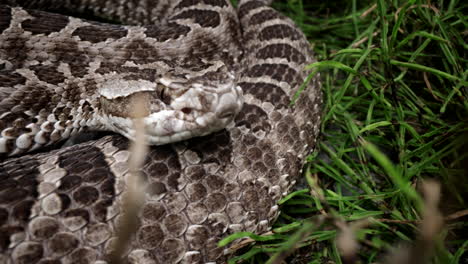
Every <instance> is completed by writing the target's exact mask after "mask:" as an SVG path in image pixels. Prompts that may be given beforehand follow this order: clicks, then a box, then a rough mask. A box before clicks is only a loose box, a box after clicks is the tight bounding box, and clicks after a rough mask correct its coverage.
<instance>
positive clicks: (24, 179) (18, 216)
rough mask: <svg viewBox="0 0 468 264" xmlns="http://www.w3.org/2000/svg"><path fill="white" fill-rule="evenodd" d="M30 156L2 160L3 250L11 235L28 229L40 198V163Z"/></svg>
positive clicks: (0, 247)
mask: <svg viewBox="0 0 468 264" xmlns="http://www.w3.org/2000/svg"><path fill="white" fill-rule="evenodd" d="M39 165H40V164H39V163H38V162H37V161H35V160H31V159H29V158H27V157H24V158H18V159H14V160H10V161H6V162H3V163H0V251H2V250H6V249H7V248H8V246H9V245H10V243H11V236H13V235H15V234H18V233H21V232H23V231H24V230H25V228H26V225H27V221H28V219H29V217H30V214H31V208H32V206H33V204H34V201H36V200H37V198H38V192H37V187H38V184H39V182H38V181H37V176H38V175H39V170H38V166H39Z"/></svg>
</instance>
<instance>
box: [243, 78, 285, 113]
mask: <svg viewBox="0 0 468 264" xmlns="http://www.w3.org/2000/svg"><path fill="white" fill-rule="evenodd" d="M239 86H240V87H242V90H243V91H244V93H246V94H251V95H253V96H255V97H256V98H258V99H260V100H261V101H265V102H270V103H271V104H272V105H273V106H274V107H275V108H276V109H280V108H283V107H288V105H289V103H290V101H291V100H290V99H289V96H288V95H287V94H286V93H285V92H284V91H283V89H281V87H278V86H276V85H274V84H271V83H247V82H241V83H239Z"/></svg>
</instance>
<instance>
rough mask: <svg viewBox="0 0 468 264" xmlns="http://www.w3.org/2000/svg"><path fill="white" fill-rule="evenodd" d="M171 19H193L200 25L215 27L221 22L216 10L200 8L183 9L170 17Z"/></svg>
mask: <svg viewBox="0 0 468 264" xmlns="http://www.w3.org/2000/svg"><path fill="white" fill-rule="evenodd" d="M172 19H193V22H194V23H197V24H199V25H200V26H202V27H212V28H214V27H217V26H218V25H219V23H220V22H221V18H220V17H219V14H218V12H215V11H211V10H202V9H191V10H187V11H183V12H181V13H180V14H178V15H176V16H174V17H172Z"/></svg>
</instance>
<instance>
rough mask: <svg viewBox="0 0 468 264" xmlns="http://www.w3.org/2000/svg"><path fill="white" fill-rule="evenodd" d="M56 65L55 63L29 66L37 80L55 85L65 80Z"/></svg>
mask: <svg viewBox="0 0 468 264" xmlns="http://www.w3.org/2000/svg"><path fill="white" fill-rule="evenodd" d="M57 67H58V66H56V65H33V66H31V67H29V68H30V69H31V70H32V71H34V73H36V76H37V78H39V80H41V81H44V82H46V83H51V84H55V85H57V84H59V83H62V82H63V81H65V76H63V73H61V72H59V71H57Z"/></svg>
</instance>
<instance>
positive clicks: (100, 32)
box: [72, 24, 127, 43]
mask: <svg viewBox="0 0 468 264" xmlns="http://www.w3.org/2000/svg"><path fill="white" fill-rule="evenodd" d="M72 35H73V36H78V37H80V39H81V40H83V41H89V42H91V43H97V42H101V41H105V40H106V39H119V38H123V37H125V36H126V35H127V30H126V29H125V28H123V27H121V26H118V25H111V24H99V25H91V26H84V27H80V28H77V29H76V30H75V31H74V32H73V34H72Z"/></svg>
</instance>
